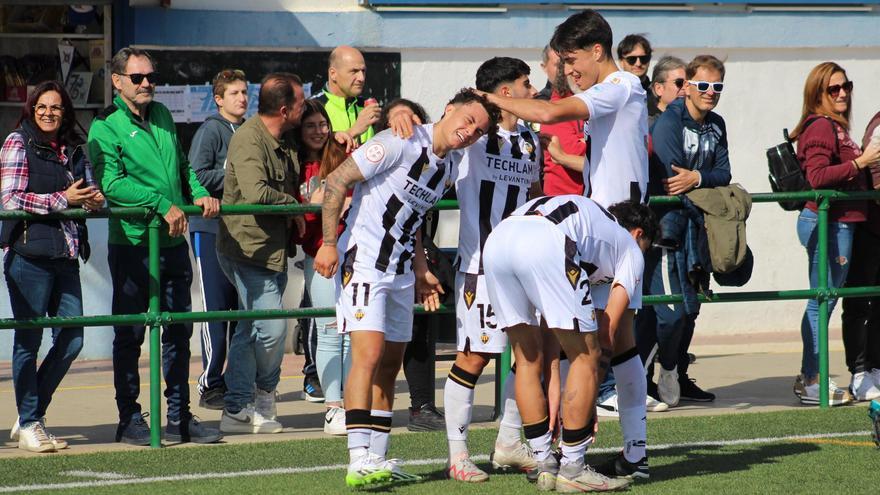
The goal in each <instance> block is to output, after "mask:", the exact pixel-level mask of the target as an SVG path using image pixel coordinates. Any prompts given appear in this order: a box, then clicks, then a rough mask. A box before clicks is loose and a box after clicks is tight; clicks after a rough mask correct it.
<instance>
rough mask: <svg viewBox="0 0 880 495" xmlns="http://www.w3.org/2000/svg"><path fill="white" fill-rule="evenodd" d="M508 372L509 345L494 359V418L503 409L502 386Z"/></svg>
mask: <svg viewBox="0 0 880 495" xmlns="http://www.w3.org/2000/svg"><path fill="white" fill-rule="evenodd" d="M509 372H510V345H508V346H507V347H506V348H505V349H504V352H502V353H501V354H499V355H498V359H496V360H495V415H494V416H493V418H494V419H498V418H500V417H501V412H502V410H503V409H504V402H503V399H504V387H505V385H507V374H508V373H509Z"/></svg>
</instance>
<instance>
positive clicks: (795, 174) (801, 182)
mask: <svg viewBox="0 0 880 495" xmlns="http://www.w3.org/2000/svg"><path fill="white" fill-rule="evenodd" d="M820 118H827V117H814V118H812V119H810V120H807V121H806V122H804V128H803V129H802V130H801V132H803V131H805V130H806V129H807V127H809V126H810V124H812V123H813V122H815V121H817V120H819V119H820ZM829 120H830V119H829ZM832 125H833V122H832ZM782 136H783V137H784V138H785V141H783V142H782V143H780V144H777V145H776V146H774V147H772V148H769V149H767V167H768V168H769V169H770V174H769V175H768V176H767V178H768V179H769V180H770V190H771V191H773V192H800V191H810V190H812V189H813V188H812V187H811V186H810V183H809V182H808V181H807V178H806V176H804V171H803V169H802V168H801V162H800V160H798V157H797V153H795V151H794V146H793V145H792V143H791V138H789V136H788V129H783V130H782ZM834 141H835V145H834V148H835V150H837V149H838V148H839V144H838V143H837V132H836V130H835V132H834ZM836 154H837V153H836V152H835V155H836ZM805 204H806V201H802V200H796V201H780V202H779V206H781V207H782V209H783V210H785V211H800V210H802V209H803V208H804V205H805Z"/></svg>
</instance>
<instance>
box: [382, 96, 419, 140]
mask: <svg viewBox="0 0 880 495" xmlns="http://www.w3.org/2000/svg"><path fill="white" fill-rule="evenodd" d="M399 106H405V107H408V108H409V109H410V110H412V113H414V114H416V117H418V118H419V120H421V121H422V123H423V124H427V123H428V122H430V121H431V117H429V116H428V112H426V111H425V107H423V106H421V105H419V104H418V103H416V102H414V101H412V100H407V99H406V98H396V99H394V100H391V102H389V103H388V104H387V105H385V106H384V107H382V113H380V114H379V120H378V121H376V123H375V124H373V128H374V129H376V132H377V133H378V132H382V131H384V130H385V129H388V115H389V114H390V113H391V110H393V109H394V108H395V107H399Z"/></svg>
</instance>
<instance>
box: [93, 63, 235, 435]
mask: <svg viewBox="0 0 880 495" xmlns="http://www.w3.org/2000/svg"><path fill="white" fill-rule="evenodd" d="M110 69H111V73H112V80H113V87H114V88H115V89H116V91H117V96H116V98H115V99H114V100H113V105H111V106H109V107H107V108H106V109H104V111H102V112H101V114H100V115H98V117H97V118H96V119H95V120H94V122H92V126H91V129H90V130H89V139H88V149H89V156H90V158H91V160H92V164H93V165H94V167H95V174H96V176H97V179H98V183H99V184H100V187H101V189H102V191H103V192H104V195H105V196H106V197H107V201H108V202H109V204H110V206H130V207H134V206H140V207H147V208H150V209H152V210H153V211H155V212H157V213H158V214H159V215H161V216H162V218H163V220H165V223H164V224H163V225H162V228H161V230H160V239H159V243H160V277H159V278H160V284H161V286H160V297H161V309H162V311H172V312H189V311H191V300H190V284H191V283H192V266H191V264H190V261H189V247H188V246H187V244H186V237H185V236H186V231H187V220H186V215H184V213H183V212H182V211H181V210H180V208H179V207H178V206H179V205H186V204H192V203H194V204H196V205H198V206H200V207H201V208H202V210H203V216H205V217H213V216H215V215H217V213H218V212H219V211H220V203H219V201H217V199H215V198H212V197H211V196H210V195H208V192H207V191H206V190H205V188H204V187H202V186H201V185H200V184H199V181H198V180H197V179H196V176H195V174H194V173H193V171H192V169H191V168H190V166H189V162H188V161H187V159H186V155H185V154H184V153H183V151H182V150H181V148H180V143H179V142H178V141H177V133H176V130H175V127H174V121H173V120H172V118H171V113H170V112H169V111H168V109H167V108H165V107H164V106H163V105H162V104H161V103H158V102H155V101H153V92H154V90H155V88H156V79H157V73H156V72H155V70H154V66H153V61H152V58H150V55H149V54H148V53H147V52H145V51H143V50H138V49H135V48H123V49H121V50H119V52H118V53H117V54H116V55H115V56H114V57H113V60H112V61H111V65H110ZM147 223H148V221H147V220H145V219H140V218H129V219H120V218H111V219H110V221H109V244H108V248H107V253H108V254H107V259H108V263H109V265H110V277H111V279H112V282H113V303H112V308H113V314H116V315H122V314H136V313H143V312H145V311H146V310H147V305H148V298H149V296H148V287H149V280H150V277H149V271H148V247H147ZM113 330H114V338H113V382H114V385H115V387H116V406H117V408H118V409H119V426H118V427H117V430H116V441H117V442H124V443H129V444H133V445H149V444H150V430H149V427H148V426H147V423H146V421H144V416H143V414H141V406H140V404H138V402H137V398H138V395H139V393H140V376H139V374H138V358H140V354H141V345H142V344H143V342H144V332H145V328H144V326H142V325H117V326H115V327H114V328H113ZM164 330H165V331H164V332H162V361H163V371H164V375H165V385H166V390H165V397H167V399H168V426H167V428H166V431H165V438H166V440H169V441H172V442H189V441H192V442H196V443H212V442H216V441H218V440H220V439H221V438H222V435H221V434H220V432H219V431H218V430H217V429H215V428H210V427H207V426H205V425H203V424H201V423H199V422H198V420H196V419H195V418H194V417H193V415H192V413H191V412H190V409H189V358H190V351H189V340H190V337H191V335H192V325H190V324H173V325H167V326H166V327H165V329H164Z"/></svg>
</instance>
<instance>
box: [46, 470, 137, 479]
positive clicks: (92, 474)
mask: <svg viewBox="0 0 880 495" xmlns="http://www.w3.org/2000/svg"><path fill="white" fill-rule="evenodd" d="M58 474H60V475H62V476H73V477H76V478H97V479H99V480H125V479H131V478H134V477H135V476H134V475H132V474H123V473H113V472H99V471H63V472H61V473H58Z"/></svg>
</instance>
